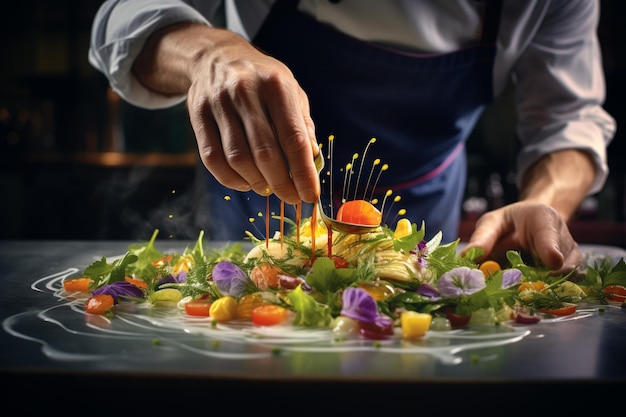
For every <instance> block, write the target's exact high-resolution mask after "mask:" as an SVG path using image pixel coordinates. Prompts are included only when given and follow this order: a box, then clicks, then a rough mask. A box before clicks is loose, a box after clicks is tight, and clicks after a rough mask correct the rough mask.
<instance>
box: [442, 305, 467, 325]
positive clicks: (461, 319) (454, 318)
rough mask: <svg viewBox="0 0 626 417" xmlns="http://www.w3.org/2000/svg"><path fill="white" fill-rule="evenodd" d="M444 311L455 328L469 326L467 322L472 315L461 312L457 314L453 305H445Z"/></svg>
mask: <svg viewBox="0 0 626 417" xmlns="http://www.w3.org/2000/svg"><path fill="white" fill-rule="evenodd" d="M443 311H444V313H446V318H447V319H448V320H449V321H450V325H451V326H452V328H453V329H456V328H458V327H463V326H467V324H468V323H469V321H470V318H471V317H472V316H470V315H467V316H462V315H460V314H457V313H456V312H455V311H454V307H451V306H448V307H445V308H444V309H443Z"/></svg>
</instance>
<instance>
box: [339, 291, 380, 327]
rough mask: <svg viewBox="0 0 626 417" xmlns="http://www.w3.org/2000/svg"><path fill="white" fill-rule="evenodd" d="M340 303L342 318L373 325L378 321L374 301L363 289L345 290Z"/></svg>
mask: <svg viewBox="0 0 626 417" xmlns="http://www.w3.org/2000/svg"><path fill="white" fill-rule="evenodd" d="M342 301H343V304H342V308H341V315H342V316H346V317H350V318H351V319H353V320H356V321H361V322H364V323H375V322H376V321H377V320H379V317H378V316H379V314H378V306H377V304H376V300H374V297H372V296H371V294H370V293H368V292H367V291H365V290H364V289H363V288H352V287H350V288H346V290H345V291H344V292H343V295H342Z"/></svg>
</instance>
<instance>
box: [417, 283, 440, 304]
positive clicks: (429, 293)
mask: <svg viewBox="0 0 626 417" xmlns="http://www.w3.org/2000/svg"><path fill="white" fill-rule="evenodd" d="M416 292H417V293H418V294H419V295H423V296H425V297H429V298H431V299H432V300H433V301H434V300H439V299H441V297H440V296H439V290H437V288H435V287H433V286H432V285H430V284H422V285H420V286H419V287H417V290H416Z"/></svg>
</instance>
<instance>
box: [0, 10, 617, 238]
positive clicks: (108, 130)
mask: <svg viewBox="0 0 626 417" xmlns="http://www.w3.org/2000/svg"><path fill="white" fill-rule="evenodd" d="M100 3H101V2H100V1H94V0H82V1H80V0H58V1H54V2H51V1H44V0H32V1H22V2H15V3H14V2H12V3H11V5H10V7H8V8H7V7H3V11H2V13H1V15H0V31H1V35H2V37H1V40H0V56H1V57H2V61H1V62H2V64H0V186H1V187H2V188H1V189H2V196H3V198H2V200H1V203H0V219H2V222H1V223H0V239H9V238H10V239H141V240H143V239H148V238H149V237H150V235H151V233H152V231H153V230H154V228H159V229H160V230H161V235H162V236H167V237H170V238H173V239H195V238H196V237H197V236H198V232H199V230H200V229H202V223H203V221H204V217H203V215H202V210H201V208H200V206H201V204H197V203H194V202H196V201H197V198H198V194H197V193H198V190H199V187H198V182H197V181H196V178H197V177H198V175H202V173H201V172H200V171H199V164H198V162H197V161H198V157H197V148H196V145H195V140H194V138H193V133H192V131H191V128H190V126H189V121H188V118H187V115H186V112H185V108H184V106H183V105H180V106H177V107H174V108H171V109H166V110H158V111H148V110H143V109H139V108H136V107H133V106H131V105H129V104H127V103H125V102H124V101H122V100H120V99H119V97H117V96H116V95H115V94H114V93H112V92H111V90H110V89H109V88H108V85H107V82H106V80H105V79H104V77H103V76H102V75H101V74H100V73H99V72H97V71H96V70H95V69H93V68H92V67H91V66H90V65H89V63H88V61H87V49H88V45H89V36H90V29H91V20H92V18H93V16H94V15H95V12H96V10H97V8H98V7H99V5H100ZM618 6H619V2H617V1H603V2H602V3H601V7H602V16H601V23H600V27H599V37H600V41H601V43H602V47H603V60H604V68H605V72H606V81H607V98H606V103H605V108H606V109H607V110H608V111H609V112H610V113H611V114H612V115H613V116H614V117H615V119H616V120H617V124H618V129H617V134H616V136H615V139H614V140H613V143H612V144H611V146H610V148H609V165H610V168H611V174H610V178H609V180H608V182H607V184H606V186H605V187H604V189H603V190H602V191H601V192H600V193H598V194H597V195H594V196H592V197H590V198H588V199H587V200H586V201H585V202H584V204H583V205H582V207H581V209H580V211H579V213H578V216H577V219H576V220H575V221H574V222H573V223H572V225H571V227H572V231H573V233H574V235H575V237H576V238H577V239H578V240H579V242H581V243H605V244H614V245H618V246H622V247H626V204H625V200H626V196H625V190H626V164H625V163H624V161H623V159H624V155H626V153H625V152H624V151H625V149H624V148H625V144H624V139H623V135H624V133H623V130H622V127H623V126H624V125H626V119H625V108H626V106H624V105H623V104H621V103H622V101H621V100H622V99H623V97H624V88H623V85H624V78H625V76H626V63H625V62H624V54H622V53H621V49H620V46H621V41H622V40H623V39H624V24H623V23H622V22H621V21H620V20H621V19H619V16H621V14H620V13H618V10H617V8H618ZM511 94H512V91H511V90H509V91H507V92H506V93H505V94H504V95H503V96H502V97H501V98H500V99H499V101H498V104H501V105H502V106H492V107H491V108H489V109H487V111H486V112H485V115H484V116H483V118H482V119H481V121H480V123H479V124H478V126H477V128H476V130H475V131H474V133H473V135H472V138H471V139H470V141H469V143H468V152H469V165H470V175H469V180H468V186H467V193H466V194H467V195H466V201H465V204H464V219H465V221H464V223H463V226H462V228H461V231H460V235H461V237H462V238H466V237H467V236H468V233H469V232H470V230H471V228H472V226H473V221H474V220H475V219H476V217H477V216H478V215H480V213H482V212H484V211H485V210H487V209H489V208H493V207H497V206H499V205H501V204H504V203H506V202H508V201H512V200H514V199H515V198H516V190H515V186H514V184H513V172H512V167H513V166H514V158H515V152H516V148H517V143H516V140H515V136H514V133H513V130H512V123H513V115H512V112H511V111H510V102H511V97H512V95H511Z"/></svg>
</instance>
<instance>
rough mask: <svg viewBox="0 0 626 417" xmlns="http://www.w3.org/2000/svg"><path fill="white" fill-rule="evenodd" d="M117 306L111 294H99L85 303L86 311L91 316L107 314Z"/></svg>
mask: <svg viewBox="0 0 626 417" xmlns="http://www.w3.org/2000/svg"><path fill="white" fill-rule="evenodd" d="M114 304H115V300H114V299H113V296H111V295H109V294H98V295H94V296H91V297H89V299H88V300H87V302H86V303H85V311H86V312H87V313H91V314H100V315H102V314H105V313H106V312H108V311H109V310H111V308H113V305H114Z"/></svg>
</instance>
